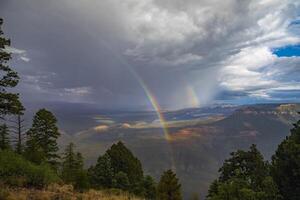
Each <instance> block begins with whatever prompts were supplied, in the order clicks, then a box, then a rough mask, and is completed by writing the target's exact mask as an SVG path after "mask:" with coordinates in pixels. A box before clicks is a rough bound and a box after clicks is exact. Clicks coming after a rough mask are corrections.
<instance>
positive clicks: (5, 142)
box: [0, 124, 10, 150]
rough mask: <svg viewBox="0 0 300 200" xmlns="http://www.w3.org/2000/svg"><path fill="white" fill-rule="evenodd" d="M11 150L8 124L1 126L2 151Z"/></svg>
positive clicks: (0, 148) (0, 146)
mask: <svg viewBox="0 0 300 200" xmlns="http://www.w3.org/2000/svg"><path fill="white" fill-rule="evenodd" d="M6 149H10V143H9V138H8V128H7V126H6V124H2V125H0V150H6Z"/></svg>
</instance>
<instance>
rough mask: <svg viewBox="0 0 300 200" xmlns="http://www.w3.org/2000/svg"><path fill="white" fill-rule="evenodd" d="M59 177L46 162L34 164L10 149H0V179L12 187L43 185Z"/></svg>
mask: <svg viewBox="0 0 300 200" xmlns="http://www.w3.org/2000/svg"><path fill="white" fill-rule="evenodd" d="M58 180H59V178H58V177H57V175H56V174H55V172H54V171H53V170H52V169H51V168H50V167H49V166H48V165H46V164H41V165H35V164H33V163H31V162H29V161H27V160H26V159H24V158H23V157H22V156H20V155H18V154H16V153H14V152H11V151H0V181H2V182H3V183H4V184H7V185H9V186H14V187H38V188H41V187H44V186H46V185H48V184H50V183H53V182H57V181H58Z"/></svg>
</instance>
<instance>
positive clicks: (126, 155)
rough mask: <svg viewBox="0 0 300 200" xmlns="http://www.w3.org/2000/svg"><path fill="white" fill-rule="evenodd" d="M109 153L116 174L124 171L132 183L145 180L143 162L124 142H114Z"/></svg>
mask: <svg viewBox="0 0 300 200" xmlns="http://www.w3.org/2000/svg"><path fill="white" fill-rule="evenodd" d="M107 154H108V155H109V157H110V161H111V164H112V166H113V170H114V174H117V173H118V172H120V171H121V172H124V173H126V174H127V176H128V179H129V182H130V184H135V183H140V182H141V181H142V180H143V177H144V176H143V169H142V164H141V162H140V161H139V160H138V158H136V157H135V156H134V155H133V154H132V152H131V151H130V150H129V149H128V148H126V146H125V145H124V144H123V143H122V142H118V143H117V144H113V145H112V146H111V148H110V149H109V150H107Z"/></svg>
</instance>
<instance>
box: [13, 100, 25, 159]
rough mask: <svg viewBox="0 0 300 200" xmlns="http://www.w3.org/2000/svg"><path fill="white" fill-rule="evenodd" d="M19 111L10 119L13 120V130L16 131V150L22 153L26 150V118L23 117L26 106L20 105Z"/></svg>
mask: <svg viewBox="0 0 300 200" xmlns="http://www.w3.org/2000/svg"><path fill="white" fill-rule="evenodd" d="M19 106H20V107H19V108H18V111H17V112H16V114H15V115H14V116H13V117H12V118H10V119H9V122H11V132H12V133H14V137H13V139H14V143H15V151H16V152H17V153H18V154H22V153H23V150H24V144H23V143H24V140H25V136H26V133H25V125H24V122H25V120H24V119H23V115H24V111H25V108H24V107H23V106H22V105H19Z"/></svg>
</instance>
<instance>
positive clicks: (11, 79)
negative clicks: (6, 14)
mask: <svg viewBox="0 0 300 200" xmlns="http://www.w3.org/2000/svg"><path fill="white" fill-rule="evenodd" d="M2 24H3V19H1V18H0V74H1V75H0V117H1V118H3V117H4V116H5V115H7V114H16V113H18V111H19V108H20V107H21V105H22V104H21V102H20V101H19V96H18V94H13V93H9V92H8V90H7V88H13V87H15V86H16V85H17V84H18V82H19V76H18V74H17V72H15V71H14V70H12V69H11V68H10V67H9V66H8V65H7V63H8V61H9V60H10V59H11V54H10V53H8V52H7V50H6V49H5V48H6V47H7V46H10V40H9V39H6V38H5V37H4V36H3V31H2V29H1V26H2Z"/></svg>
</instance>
